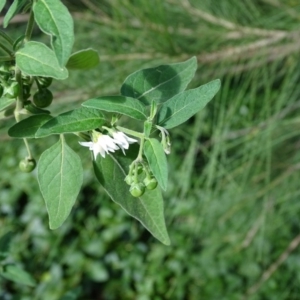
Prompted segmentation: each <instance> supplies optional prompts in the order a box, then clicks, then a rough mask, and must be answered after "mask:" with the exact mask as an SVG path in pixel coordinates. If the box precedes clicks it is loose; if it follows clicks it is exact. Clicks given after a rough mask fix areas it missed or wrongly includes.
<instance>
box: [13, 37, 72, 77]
mask: <svg viewBox="0 0 300 300" xmlns="http://www.w3.org/2000/svg"><path fill="white" fill-rule="evenodd" d="M16 64H17V66H18V67H19V68H20V70H21V71H22V72H24V73H25V74H27V75H31V76H44V77H52V78H55V79H59V80H62V79H66V78H67V77H68V76H69V74H68V70H67V69H66V68H65V67H60V65H59V63H58V61H57V58H56V56H55V53H54V52H53V51H52V50H51V49H50V48H48V47H47V46H46V45H44V44H42V43H38V42H28V43H26V44H25V45H24V47H23V48H21V49H20V50H18V51H17V52H16Z"/></svg>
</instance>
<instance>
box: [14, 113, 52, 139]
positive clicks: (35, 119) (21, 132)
mask: <svg viewBox="0 0 300 300" xmlns="http://www.w3.org/2000/svg"><path fill="white" fill-rule="evenodd" d="M51 119H52V117H51V116H49V115H46V114H44V115H34V116H30V117H28V118H27V119H24V120H22V121H20V122H19V123H16V124H15V125H13V126H12V127H10V128H9V129H8V135H9V136H11V137H14V138H35V134H36V132H37V131H38V129H39V128H40V127H41V126H42V125H43V124H45V123H46V122H48V121H49V120H51Z"/></svg>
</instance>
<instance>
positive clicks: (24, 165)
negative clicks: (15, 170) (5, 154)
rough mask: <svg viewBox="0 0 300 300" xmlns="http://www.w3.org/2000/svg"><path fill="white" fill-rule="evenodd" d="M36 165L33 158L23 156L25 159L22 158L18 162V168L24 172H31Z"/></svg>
mask: <svg viewBox="0 0 300 300" xmlns="http://www.w3.org/2000/svg"><path fill="white" fill-rule="evenodd" d="M35 167H36V161H35V159H34V158H31V159H29V158H25V159H22V160H21V161H20V163H19V168H20V170H21V171H22V172H25V173H30V172H32V171H33V170H34V169H35Z"/></svg>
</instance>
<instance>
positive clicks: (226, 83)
mask: <svg viewBox="0 0 300 300" xmlns="http://www.w3.org/2000/svg"><path fill="white" fill-rule="evenodd" d="M65 3H66V4H67V6H68V7H69V9H70V10H71V12H72V14H73V16H74V20H75V33H76V43H75V47H74V51H75V50H79V49H82V48H85V47H92V48H94V49H96V50H98V51H99V55H100V59H101V64H100V65H99V67H97V68H95V69H93V70H90V71H85V72H84V73H82V72H76V71H74V72H73V73H71V75H70V78H69V79H68V80H66V81H62V82H56V83H55V84H54V85H53V89H52V90H53V92H54V94H55V101H54V104H53V110H54V111H59V110H63V111H64V110H70V109H72V108H74V107H78V106H79V105H80V103H81V102H82V101H84V100H87V99H88V98H89V97H91V96H95V95H99V96H100V95H108V94H118V93H119V88H120V86H121V83H122V82H123V80H124V79H125V78H126V76H128V75H129V74H131V73H132V72H134V71H136V70H138V69H141V68H145V67H155V66H157V65H160V64H168V63H174V62H180V61H184V60H186V59H188V58H190V57H191V56H196V57H197V59H198V71H197V74H196V77H195V78H194V80H193V81H192V83H191V84H190V88H193V87H196V86H199V85H201V84H204V83H206V82H208V81H210V80H213V79H216V78H220V79H221V81H222V88H221V90H220V92H219V93H218V94H217V96H216V97H215V98H214V99H213V100H212V101H211V103H209V105H208V106H207V107H206V108H205V109H204V110H203V111H201V112H200V113H199V114H197V115H196V116H195V117H193V118H192V119H190V120H189V121H188V122H187V123H186V124H184V125H183V126H180V127H178V128H176V129H174V130H172V131H171V137H172V147H173V148H172V153H171V155H169V157H168V160H169V167H170V179H169V188H168V190H167V192H165V193H164V198H165V216H166V222H167V227H168V230H169V234H170V238H171V242H172V245H171V246H169V247H167V246H164V245H162V244H160V243H159V242H158V241H157V240H155V239H154V238H152V237H151V235H150V234H149V233H148V232H147V231H146V230H144V229H143V228H142V226H141V225H140V224H139V223H138V222H137V221H135V220H134V219H132V218H130V217H129V216H127V215H126V213H125V212H123V211H122V210H121V208H120V207H118V206H117V205H116V204H115V203H113V202H112V201H111V200H110V199H109V198H108V197H107V196H106V194H105V193H104V192H103V190H102V189H101V187H100V186H99V184H98V183H97V181H96V179H95V178H94V177H93V175H92V166H91V162H90V155H89V154H88V153H87V151H86V149H83V147H80V146H79V145H78V142H77V140H76V139H74V138H72V137H68V142H69V143H70V144H71V145H72V146H73V147H74V149H76V151H78V153H79V154H80V156H81V157H82V159H83V161H84V169H85V173H84V180H85V181H84V188H83V190H82V192H81V194H80V195H79V198H78V201H77V202H76V205H75V207H74V209H73V211H72V213H71V215H70V217H69V218H68V220H67V221H66V223H65V224H64V225H63V226H62V227H61V228H60V229H58V230H55V231H51V230H49V228H48V219H47V213H46V208H45V205H44V203H43V199H42V197H41V194H40V192H39V190H38V184H37V181H36V173H32V174H29V175H28V174H23V173H20V172H19V169H18V163H19V161H20V160H21V159H22V158H23V157H25V155H26V151H25V147H24V145H23V144H22V141H20V140H12V139H10V138H9V137H8V136H7V134H6V131H7V128H8V127H9V126H10V124H12V120H11V119H4V120H1V121H0V142H1V147H0V170H1V171H0V172H1V173H0V174H1V175H0V235H3V234H4V233H6V232H7V231H12V232H13V241H12V245H11V249H10V251H11V253H10V260H11V261H13V262H16V263H17V264H18V265H19V266H20V267H22V268H24V269H25V270H26V271H28V272H29V273H30V274H31V275H32V276H33V277H34V279H35V280H36V282H37V285H36V286H35V287H26V286H24V285H21V284H16V283H13V282H11V281H8V280H6V279H3V278H0V299H1V300H10V299H13V300H15V299H20V300H27V299H28V300H40V299H46V300H58V299H62V300H67V299H69V300H72V299H83V300H100V299H105V300H106V299H107V300H110V299H137V300H148V299H149V300H150V299H151V300H159V299H191V300H194V299H195V300H198V299H204V300H206V299H208V300H210V299H228V300H235V299H251V300H256V299H257V300H260V299H266V300H268V299H271V300H273V299H274V300H275V299H279V300H281V299H295V300H297V299H300V272H299V269H300V253H299V247H298V246H299V243H300V235H299V230H300V222H299V220H300V217H299V215H300V199H299V198H300V188H299V187H300V183H299V181H300V139H299V131H300V113H299V112H300V86H299V79H300V64H299V58H300V55H299V49H300V26H299V24H300V1H299V0H251V1H240V0H222V1H218V0H201V1H200V0H190V1H188V0H165V1H161V0H151V1H150V0H110V1H109V0H103V1H99V0H98V1H97V0H81V1H71V0H69V1H65ZM26 17H27V16H26V15H19V16H16V17H15V19H14V20H13V23H12V26H11V28H10V33H11V34H12V35H13V36H14V37H17V36H18V35H19V34H20V33H21V32H23V31H24V26H25V22H26ZM34 39H35V40H39V39H45V37H43V36H42V35H41V34H40V33H39V31H38V30H36V31H35V32H34ZM55 140H56V138H55V137H53V138H49V139H42V140H36V141H35V140H34V141H32V144H33V145H34V153H35V156H36V158H38V157H39V155H40V154H41V153H42V151H43V150H44V149H46V148H47V147H48V146H49V145H52V144H53V143H54V142H55Z"/></svg>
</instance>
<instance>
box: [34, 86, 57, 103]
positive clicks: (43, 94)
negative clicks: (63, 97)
mask: <svg viewBox="0 0 300 300" xmlns="http://www.w3.org/2000/svg"><path fill="white" fill-rule="evenodd" d="M52 100H53V95H52V93H51V92H50V91H49V90H48V89H44V88H43V89H40V90H38V91H37V92H36V93H35V94H34V95H33V102H34V104H35V105H36V106H37V107H39V108H44V107H47V106H49V105H50V104H51V103H52Z"/></svg>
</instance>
